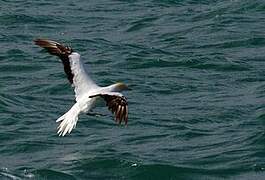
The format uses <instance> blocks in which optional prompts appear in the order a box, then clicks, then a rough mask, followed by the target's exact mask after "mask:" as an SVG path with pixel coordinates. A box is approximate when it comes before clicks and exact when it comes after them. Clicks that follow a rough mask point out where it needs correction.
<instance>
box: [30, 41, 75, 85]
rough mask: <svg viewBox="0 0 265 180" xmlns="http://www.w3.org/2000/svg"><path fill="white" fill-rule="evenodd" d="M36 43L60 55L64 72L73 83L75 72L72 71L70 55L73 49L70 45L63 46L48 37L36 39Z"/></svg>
mask: <svg viewBox="0 0 265 180" xmlns="http://www.w3.org/2000/svg"><path fill="white" fill-rule="evenodd" d="M34 42H35V44H36V45H38V46H40V47H43V48H44V49H46V50H47V51H48V52H49V53H50V54H52V55H56V56H58V57H59V58H60V59H61V60H62V63H63V66H64V72H65V74H66V75H67V79H68V80H69V82H70V83H71V84H72V83H73V77H74V75H73V73H72V71H71V67H70V62H69V58H68V56H69V55H70V54H72V52H73V49H72V48H71V47H68V46H63V45H61V44H59V43H57V42H55V41H51V40H46V39H36V40H34Z"/></svg>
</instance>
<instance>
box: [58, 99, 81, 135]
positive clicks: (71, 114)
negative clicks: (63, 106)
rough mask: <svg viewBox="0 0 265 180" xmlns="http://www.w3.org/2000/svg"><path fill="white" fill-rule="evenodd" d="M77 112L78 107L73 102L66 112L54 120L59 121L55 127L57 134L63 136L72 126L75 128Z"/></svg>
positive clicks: (78, 110) (78, 111)
mask: <svg viewBox="0 0 265 180" xmlns="http://www.w3.org/2000/svg"><path fill="white" fill-rule="evenodd" d="M79 113H80V108H79V106H78V104H77V103H75V104H74V105H73V106H72V108H71V109H70V110H69V111H68V112H67V113H65V114H64V115H62V116H61V117H59V118H58V119H57V120H56V122H61V123H60V125H59V126H58V128H57V129H58V131H57V133H58V134H59V136H64V135H65V134H66V133H70V132H71V131H72V130H73V128H75V126H76V123H77V121H78V115H79Z"/></svg>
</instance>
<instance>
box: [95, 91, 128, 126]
mask: <svg viewBox="0 0 265 180" xmlns="http://www.w3.org/2000/svg"><path fill="white" fill-rule="evenodd" d="M98 96H99V97H102V98H103V99H104V100H105V101H106V105H107V106H108V108H109V110H110V111H111V112H112V113H114V114H115V120H116V122H118V123H119V124H121V123H122V121H124V123H125V125H126V124H127V123H128V102H127V100H126V98H125V97H124V96H123V95H122V94H121V93H114V92H112V93H106V94H95V95H92V96H90V98H93V97H98Z"/></svg>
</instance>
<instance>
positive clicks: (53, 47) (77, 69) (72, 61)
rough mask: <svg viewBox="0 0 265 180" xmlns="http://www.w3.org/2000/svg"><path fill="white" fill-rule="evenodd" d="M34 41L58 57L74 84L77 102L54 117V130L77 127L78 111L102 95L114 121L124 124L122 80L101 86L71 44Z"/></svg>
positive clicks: (124, 111) (89, 105)
mask: <svg viewBox="0 0 265 180" xmlns="http://www.w3.org/2000/svg"><path fill="white" fill-rule="evenodd" d="M35 43H36V44H37V45H39V46H41V47H43V48H45V49H46V50H47V51H48V52H49V53H51V54H53V55H57V56H59V57H60V59H61V60H62V62H63V65H64V71H65V73H66V75H67V78H68V80H69V81H70V83H71V84H72V86H73V87H74V92H75V100H76V103H75V104H74V105H73V106H72V107H71V108H70V110H69V111H68V112H66V113H65V114H64V115H62V116H61V117H59V118H58V119H57V120H56V122H60V125H59V126H58V132H57V133H58V134H59V135H60V136H64V135H65V134H66V133H70V132H71V131H72V130H73V129H74V128H75V127H76V123H77V121H78V115H79V114H80V113H87V112H88V111H90V110H91V109H92V108H94V106H95V104H96V102H97V100H98V99H99V98H103V99H104V100H105V101H106V103H107V106H108V107H109V109H110V110H111V111H112V112H114V113H115V117H116V121H119V123H121V122H122V120H124V122H125V124H127V121H128V106H127V101H126V98H125V97H124V96H123V95H122V94H121V93H119V92H120V91H122V90H126V89H128V87H127V86H126V85H125V84H123V83H116V84H113V85H110V86H106V87H100V86H98V85H97V84H96V83H95V82H94V81H93V80H92V79H91V78H90V77H89V76H88V74H87V72H86V70H85V68H84V65H83V62H82V61H81V60H80V55H79V54H78V53H77V52H73V50H72V49H71V48H70V47H65V46H63V45H61V44H59V43H57V42H55V41H50V40H44V39H37V40H35Z"/></svg>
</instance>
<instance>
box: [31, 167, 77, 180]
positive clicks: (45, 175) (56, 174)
mask: <svg viewBox="0 0 265 180" xmlns="http://www.w3.org/2000/svg"><path fill="white" fill-rule="evenodd" d="M31 174H32V175H33V176H34V179H39V180H46V179H62V180H63V179H65V180H76V179H77V178H75V177H74V176H73V175H71V174H68V173H66V172H61V171H55V170H50V169H38V170H34V171H32V172H31Z"/></svg>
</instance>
